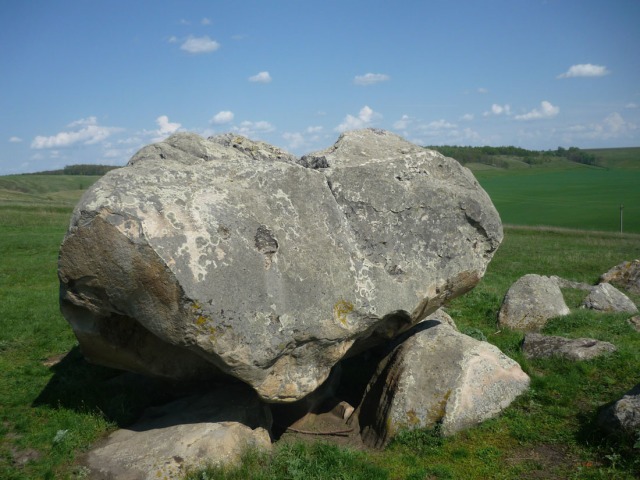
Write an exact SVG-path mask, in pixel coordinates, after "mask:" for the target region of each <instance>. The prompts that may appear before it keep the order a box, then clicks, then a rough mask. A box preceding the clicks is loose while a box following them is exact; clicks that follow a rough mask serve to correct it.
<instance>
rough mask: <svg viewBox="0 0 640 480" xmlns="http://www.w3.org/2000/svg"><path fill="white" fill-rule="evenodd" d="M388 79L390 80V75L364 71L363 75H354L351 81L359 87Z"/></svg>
mask: <svg viewBox="0 0 640 480" xmlns="http://www.w3.org/2000/svg"><path fill="white" fill-rule="evenodd" d="M389 80H391V77H390V76H389V75H385V74H383V73H365V74H364V75H356V77H355V78H354V79H353V83H354V84H355V85H359V86H361V87H368V86H369V85H374V84H376V83H380V82H387V81H389Z"/></svg>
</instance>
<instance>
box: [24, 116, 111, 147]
mask: <svg viewBox="0 0 640 480" xmlns="http://www.w3.org/2000/svg"><path fill="white" fill-rule="evenodd" d="M78 127H82V128H80V129H79V130H74V131H68V132H60V133H58V134H56V135H52V136H50V137H45V136H41V135H38V136H36V138H34V139H33V141H32V142H31V148H34V149H42V148H60V147H68V146H70V145H73V144H75V143H83V144H85V145H93V144H95V143H98V142H101V141H102V140H105V139H106V138H108V137H109V136H111V135H113V134H114V133H117V132H121V131H122V130H123V129H122V128H118V127H103V126H100V125H97V120H96V117H88V118H82V119H80V120H76V121H75V122H71V123H70V124H69V125H67V128H71V129H77V128H78Z"/></svg>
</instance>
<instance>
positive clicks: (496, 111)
mask: <svg viewBox="0 0 640 480" xmlns="http://www.w3.org/2000/svg"><path fill="white" fill-rule="evenodd" d="M503 113H504V114H505V115H511V106H510V105H509V104H506V105H504V106H502V105H498V104H497V103H494V104H493V105H491V111H488V112H484V113H483V114H482V115H484V116H485V117H486V116H489V115H502V114H503Z"/></svg>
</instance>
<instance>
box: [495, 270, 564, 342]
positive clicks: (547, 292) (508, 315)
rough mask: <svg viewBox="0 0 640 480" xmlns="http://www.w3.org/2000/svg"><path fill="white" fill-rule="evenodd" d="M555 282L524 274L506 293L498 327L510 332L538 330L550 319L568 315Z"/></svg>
mask: <svg viewBox="0 0 640 480" xmlns="http://www.w3.org/2000/svg"><path fill="white" fill-rule="evenodd" d="M570 313H571V311H570V310H569V307H567V304H566V303H565V302H564V298H563V296H562V292H561V291H560V287H559V286H558V283H557V282H556V281H555V280H554V279H553V278H549V277H545V276H543V275H536V274H528V275H525V276H523V277H521V278H519V279H518V280H517V281H516V282H515V283H514V284H513V285H511V287H510V288H509V290H508V291H507V294H506V295H505V297H504V300H503V302H502V306H501V307H500V312H499V313H498V324H499V326H500V327H501V328H509V329H511V330H524V331H530V330H533V331H536V330H542V329H543V328H544V326H545V325H546V324H547V321H548V320H549V319H550V318H553V317H558V316H561V315H569V314H570Z"/></svg>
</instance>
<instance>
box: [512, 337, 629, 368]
mask: <svg viewBox="0 0 640 480" xmlns="http://www.w3.org/2000/svg"><path fill="white" fill-rule="evenodd" d="M616 350H617V348H616V346H615V345H614V344H612V343H609V342H603V341H600V340H596V339H594V338H573V339H569V338H564V337H556V336H550V335H540V334H538V333H527V334H526V335H525V336H524V341H523V343H522V351H523V353H524V355H525V357H527V359H529V360H531V359H535V358H546V357H551V356H554V355H557V356H560V357H564V358H566V359H568V360H573V361H580V360H591V359H592V358H596V357H599V356H600V355H606V354H607V353H612V352H615V351H616Z"/></svg>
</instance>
